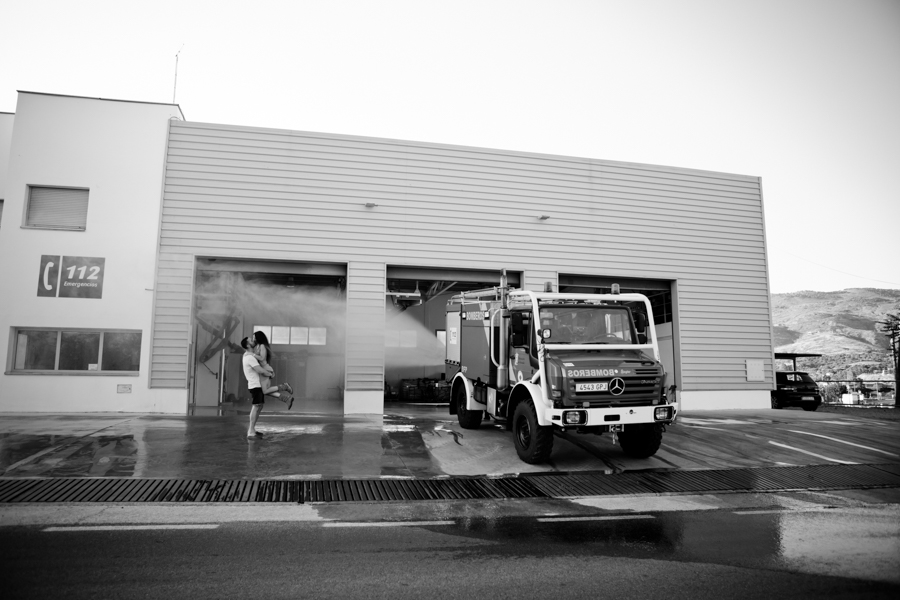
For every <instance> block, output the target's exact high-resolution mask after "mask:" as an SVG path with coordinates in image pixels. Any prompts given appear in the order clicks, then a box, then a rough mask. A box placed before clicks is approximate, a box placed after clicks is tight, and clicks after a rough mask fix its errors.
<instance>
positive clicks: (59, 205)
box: [25, 186, 88, 231]
mask: <svg viewBox="0 0 900 600" xmlns="http://www.w3.org/2000/svg"><path fill="white" fill-rule="evenodd" d="M87 209H88V191H87V190H85V189H74V188H51V187H36V186H32V187H29V188H28V210H27V211H26V214H25V226H26V227H36V228H42V229H72V230H75V231H84V230H85V226H86V225H87Z"/></svg>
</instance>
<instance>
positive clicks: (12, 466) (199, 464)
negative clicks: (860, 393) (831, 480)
mask: <svg viewBox="0 0 900 600" xmlns="http://www.w3.org/2000/svg"><path fill="white" fill-rule="evenodd" d="M303 410H304V409H303V407H302V406H301V407H300V408H299V410H298V406H297V405H295V406H294V408H293V410H292V414H286V413H283V412H282V413H275V412H270V413H267V412H263V415H262V417H261V418H260V421H259V424H258V426H257V429H258V430H259V431H260V432H262V433H263V437H262V438H261V439H247V437H246V428H247V417H246V416H245V415H239V416H237V415H232V416H221V417H217V416H161V415H126V414H77V415H58V414H27V415H4V416H3V417H2V419H0V477H3V478H34V477H41V478H61V477H116V478H130V477H134V478H172V479H226V480H241V479H299V480H315V479H341V478H343V479H371V478H385V477H417V478H434V477H442V476H474V475H510V474H517V473H537V472H573V471H595V472H596V471H599V472H606V473H614V472H623V471H647V470H663V471H671V470H677V469H710V468H739V467H762V466H773V465H779V464H787V462H788V460H789V461H790V464H794V465H802V464H816V463H821V462H822V460H821V459H820V458H816V456H818V455H821V454H822V453H823V452H826V451H825V450H822V451H820V450H817V449H813V450H814V452H806V453H803V452H797V451H796V449H795V448H793V447H791V448H788V446H789V445H797V443H798V442H794V441H791V442H790V444H781V443H780V442H779V443H778V445H772V444H771V443H768V442H766V441H765V439H763V438H758V436H756V435H750V436H748V435H744V432H750V431H753V432H757V431H773V432H775V433H777V432H778V430H783V429H786V428H796V427H798V426H801V425H804V424H805V425H806V426H808V427H809V428H810V430H811V431H815V432H819V433H821V432H823V431H824V430H823V429H822V427H823V426H826V425H828V424H831V423H833V422H834V421H833V419H834V416H833V415H825V414H818V413H804V412H802V411H770V410H764V411H725V413H727V414H725V413H723V414H722V415H720V416H722V417H727V418H718V419H713V418H711V417H713V416H715V415H713V414H709V415H704V417H703V418H702V419H698V418H693V419H692V418H690V417H688V416H685V417H684V419H683V422H682V423H681V424H679V425H676V426H674V427H670V428H669V431H668V432H667V433H666V434H664V436H663V447H662V448H661V449H660V451H659V452H658V453H657V455H656V456H654V457H651V458H649V459H631V458H629V457H627V456H625V455H624V453H623V452H622V451H621V449H620V448H619V447H618V446H617V445H615V444H614V443H613V438H612V437H611V436H610V435H608V434H606V435H603V436H594V435H577V434H563V435H561V436H557V437H556V439H555V443H554V449H553V454H552V455H551V459H550V461H549V462H548V463H546V464H543V465H529V464H526V463H524V462H522V461H521V460H519V458H518V456H517V454H516V451H515V448H514V446H513V438H512V434H511V433H510V432H508V431H506V430H505V428H504V427H503V426H500V425H497V424H496V423H494V422H493V421H485V422H484V423H482V426H481V428H480V429H478V430H464V429H462V428H460V427H459V424H458V423H457V421H456V417H455V416H454V415H450V414H449V413H448V410H447V406H446V405H410V404H402V405H401V404H390V405H387V406H386V414H385V415H376V416H360V415H352V416H344V415H337V414H323V413H311V412H303ZM876 425H879V424H878V423H875V424H870V423H858V424H855V425H854V427H853V429H859V428H860V427H864V428H865V429H866V430H869V429H871V428H875V426H876ZM882 425H883V424H882ZM830 426H832V427H835V425H830ZM729 427H732V428H733V429H731V430H728V431H726V428H729ZM881 429H884V427H881ZM735 432H739V433H741V435H740V436H739V437H736V436H735ZM872 433H873V434H874V433H880V432H879V431H878V430H877V428H875V429H872ZM789 435H791V436H793V437H794V438H797V437H804V438H805V439H807V440H813V441H816V440H818V441H825V442H828V440H823V439H821V438H822V436H821V435H818V436H817V437H810V436H797V435H796V434H794V433H791V434H789ZM828 443H832V442H828ZM867 444H868V442H867ZM867 444H866V445H867ZM782 446H783V447H782ZM842 447H843V448H847V449H849V450H851V451H853V450H856V451H860V452H866V451H863V450H861V448H863V445H861V444H860V443H856V444H853V445H851V446H842ZM888 450H890V452H886V451H884V450H879V451H878V452H880V453H871V452H869V454H859V455H855V456H853V457H851V458H850V459H848V460H853V461H855V462H860V463H871V462H898V460H897V458H898V454H897V452H898V451H897V450H896V449H893V448H889V449H888ZM765 452H768V453H769V454H765ZM772 452H777V453H778V454H772ZM827 452H828V453H829V454H834V452H835V450H834V449H829V450H827ZM842 456H843V455H840V456H838V458H841V457H842ZM800 460H806V462H800Z"/></svg>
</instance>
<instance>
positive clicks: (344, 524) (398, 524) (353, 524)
mask: <svg viewBox="0 0 900 600" xmlns="http://www.w3.org/2000/svg"><path fill="white" fill-rule="evenodd" d="M453 524H454V523H453V521H385V522H378V523H358V522H338V521H335V522H333V523H322V527H430V526H432V525H453Z"/></svg>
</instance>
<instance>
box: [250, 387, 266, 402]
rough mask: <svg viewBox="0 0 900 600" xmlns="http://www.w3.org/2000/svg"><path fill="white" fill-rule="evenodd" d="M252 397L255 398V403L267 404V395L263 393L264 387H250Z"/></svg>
mask: <svg viewBox="0 0 900 600" xmlns="http://www.w3.org/2000/svg"><path fill="white" fill-rule="evenodd" d="M250 397H251V398H253V404H265V403H266V400H265V398H266V397H265V396H264V395H263V393H262V388H250Z"/></svg>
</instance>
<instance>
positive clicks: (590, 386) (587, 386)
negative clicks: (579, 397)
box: [575, 381, 609, 392]
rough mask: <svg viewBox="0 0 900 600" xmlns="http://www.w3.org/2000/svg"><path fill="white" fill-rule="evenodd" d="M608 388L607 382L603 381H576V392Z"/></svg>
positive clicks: (600, 390)
mask: <svg viewBox="0 0 900 600" xmlns="http://www.w3.org/2000/svg"><path fill="white" fill-rule="evenodd" d="M608 389H609V383H608V382H606V381H604V382H601V383H576V384H575V391H576V392H605V391H607V390H608Z"/></svg>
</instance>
